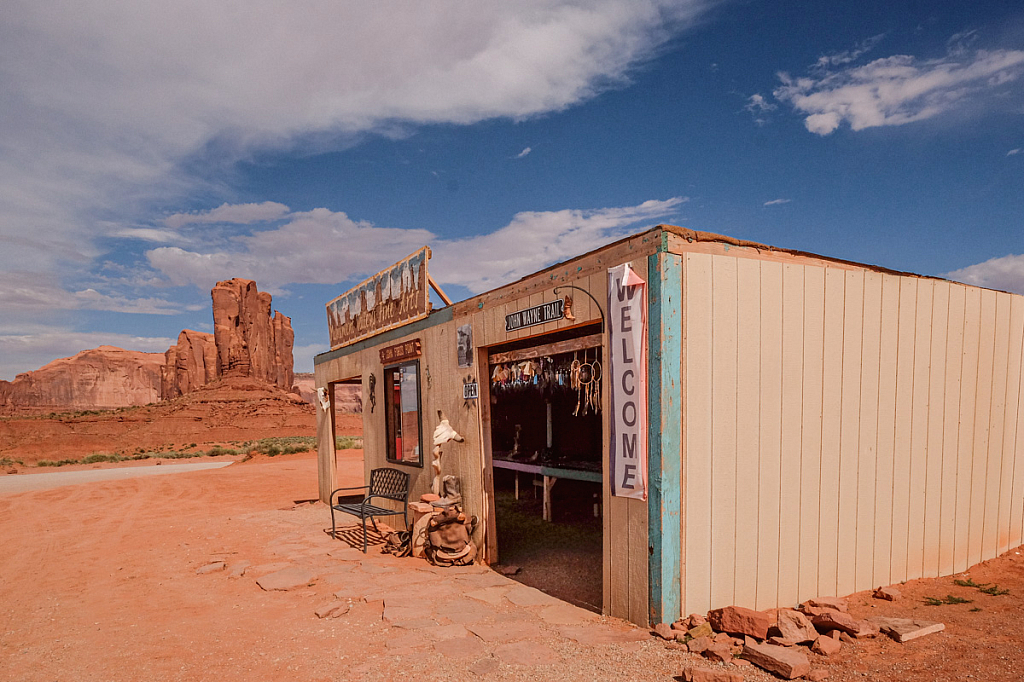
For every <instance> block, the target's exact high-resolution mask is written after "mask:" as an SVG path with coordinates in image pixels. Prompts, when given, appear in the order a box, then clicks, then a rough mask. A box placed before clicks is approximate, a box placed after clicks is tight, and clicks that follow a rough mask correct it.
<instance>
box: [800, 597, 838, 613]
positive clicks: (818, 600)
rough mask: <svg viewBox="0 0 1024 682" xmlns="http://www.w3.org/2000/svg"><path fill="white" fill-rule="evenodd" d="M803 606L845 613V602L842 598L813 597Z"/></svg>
mask: <svg viewBox="0 0 1024 682" xmlns="http://www.w3.org/2000/svg"><path fill="white" fill-rule="evenodd" d="M804 604H806V605H807V606H816V607H818V608H822V609H832V610H833V611H842V612H843V613H846V600H845V599H843V598H842V597H815V598H814V599H808V600H807V601H805V602H804Z"/></svg>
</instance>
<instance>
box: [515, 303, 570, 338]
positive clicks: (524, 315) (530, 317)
mask: <svg viewBox="0 0 1024 682" xmlns="http://www.w3.org/2000/svg"><path fill="white" fill-rule="evenodd" d="M564 317H565V301H564V300H562V299H560V298H559V299H557V300H554V301H552V302H551V303H542V304H540V305H535V306H533V307H532V308H527V309H526V310H519V311H516V312H514V313H512V314H511V315H506V316H505V331H506V332H514V331H515V330H517V329H522V328H524V327H532V326H534V325H535V324H544V323H545V322H554V321H556V320H561V319H562V318H564Z"/></svg>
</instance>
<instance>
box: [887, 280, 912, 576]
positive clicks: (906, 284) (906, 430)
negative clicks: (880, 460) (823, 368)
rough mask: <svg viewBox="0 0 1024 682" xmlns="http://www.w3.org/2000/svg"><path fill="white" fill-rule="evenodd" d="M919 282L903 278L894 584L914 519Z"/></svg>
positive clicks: (903, 567) (904, 571) (895, 451)
mask: <svg viewBox="0 0 1024 682" xmlns="http://www.w3.org/2000/svg"><path fill="white" fill-rule="evenodd" d="M917 285H918V280H916V279H909V278H906V277H904V278H901V279H900V300H899V327H898V329H897V342H896V429H895V431H896V435H895V440H894V446H893V472H892V480H893V486H892V540H891V547H892V558H891V560H890V561H891V568H890V575H891V580H892V581H893V582H897V581H901V580H905V579H906V577H907V539H908V533H909V526H908V518H909V517H910V460H911V423H912V415H913V408H914V343H915V335H916V329H915V327H916V322H917Z"/></svg>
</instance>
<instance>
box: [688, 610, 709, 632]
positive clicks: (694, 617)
mask: <svg viewBox="0 0 1024 682" xmlns="http://www.w3.org/2000/svg"><path fill="white" fill-rule="evenodd" d="M683 622H685V623H686V629H687V630H689V629H691V628H695V627H697V626H698V625H703V624H704V623H706V622H708V619H707V618H705V617H704V616H702V615H700V614H699V613H691V614H690V615H689V616H687V617H686V618H685V619H683Z"/></svg>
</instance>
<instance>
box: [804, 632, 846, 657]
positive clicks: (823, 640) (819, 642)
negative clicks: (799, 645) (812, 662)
mask: <svg viewBox="0 0 1024 682" xmlns="http://www.w3.org/2000/svg"><path fill="white" fill-rule="evenodd" d="M842 648H843V644H842V642H840V641H839V640H838V639H833V638H831V637H829V636H828V635H822V636H820V637H818V639H816V640H814V644H812V645H811V651H813V652H814V653H816V654H820V655H822V656H835V655H836V654H838V653H839V652H840V651H841V650H842Z"/></svg>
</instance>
